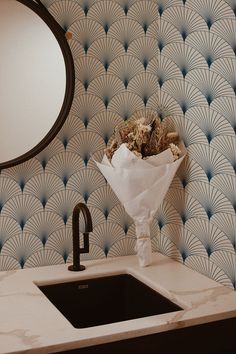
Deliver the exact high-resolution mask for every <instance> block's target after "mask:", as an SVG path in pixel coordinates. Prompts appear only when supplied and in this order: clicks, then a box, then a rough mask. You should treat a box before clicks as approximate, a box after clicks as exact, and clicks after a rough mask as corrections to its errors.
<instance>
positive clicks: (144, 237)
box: [96, 113, 185, 267]
mask: <svg viewBox="0 0 236 354" xmlns="http://www.w3.org/2000/svg"><path fill="white" fill-rule="evenodd" d="M180 146H181V143H180V141H179V136H178V133H177V132H173V131H169V129H168V125H167V123H164V122H161V120H160V118H159V117H157V116H155V115H154V114H153V113H147V114H145V116H140V115H139V114H135V115H134V116H133V117H131V118H130V119H129V120H128V121H127V122H126V123H124V124H123V125H122V126H119V127H117V128H116V129H115V133H114V138H113V140H112V142H111V144H110V146H109V147H108V148H107V149H106V150H105V155H104V156H103V159H102V162H101V163H99V162H96V164H97V166H98V168H99V169H100V171H101V172H102V174H103V175H104V177H105V178H106V179H107V181H108V183H109V184H110V186H111V188H112V189H113V191H114V192H115V194H116V195H117V197H118V198H119V200H120V201H121V203H122V204H123V205H124V208H125V210H126V212H127V213H128V214H129V215H130V216H131V217H132V218H133V220H134V222H135V227H136V236H137V241H136V251H137V255H138V259H139V264H140V266H141V267H144V266H147V265H149V264H151V262H152V260H151V259H152V249H151V239H150V224H151V222H152V220H153V218H154V215H155V212H156V210H157V209H158V207H159V205H160V204H161V202H162V201H163V199H164V197H165V195H166V193H167V191H168V188H169V186H170V184H171V181H172V179H173V177H174V175H175V173H176V171H177V169H178V167H179V166H180V164H181V162H182V160H183V158H184V155H185V148H184V145H182V146H181V147H180Z"/></svg>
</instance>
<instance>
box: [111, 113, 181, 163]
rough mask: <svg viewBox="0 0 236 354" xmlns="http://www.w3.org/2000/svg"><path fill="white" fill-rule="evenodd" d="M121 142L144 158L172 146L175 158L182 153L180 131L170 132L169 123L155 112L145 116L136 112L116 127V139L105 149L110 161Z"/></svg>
mask: <svg viewBox="0 0 236 354" xmlns="http://www.w3.org/2000/svg"><path fill="white" fill-rule="evenodd" d="M121 144H125V145H126V147H127V148H128V149H129V150H130V151H132V152H133V153H134V154H135V155H136V156H137V157H139V158H142V159H146V158H147V157H148V156H153V155H157V154H159V153H160V152H163V151H165V150H166V149H168V148H170V150H171V152H172V154H173V157H174V160H177V159H178V158H179V156H180V154H181V151H180V149H179V147H178V144H179V135H178V133H177V132H170V131H169V130H168V126H167V123H166V122H162V121H161V119H160V118H159V117H158V116H156V115H154V114H153V113H147V115H146V116H144V117H143V116H140V114H138V113H135V114H134V115H133V116H132V117H131V118H130V119H129V120H128V121H126V122H125V123H123V124H122V125H121V126H120V127H116V129H115V133H114V139H113V140H112V142H111V144H110V146H109V147H108V148H107V149H105V153H106V155H107V157H108V159H109V160H110V161H111V159H112V156H113V154H114V152H115V151H116V150H117V149H118V148H119V147H120V146H121Z"/></svg>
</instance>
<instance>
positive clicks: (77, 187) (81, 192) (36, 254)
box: [0, 0, 236, 288]
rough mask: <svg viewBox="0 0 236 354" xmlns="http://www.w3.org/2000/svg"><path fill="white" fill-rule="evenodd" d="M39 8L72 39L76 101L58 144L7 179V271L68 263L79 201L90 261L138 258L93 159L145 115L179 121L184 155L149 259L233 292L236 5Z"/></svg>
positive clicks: (2, 248) (201, 0) (1, 256)
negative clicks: (121, 127)
mask: <svg viewBox="0 0 236 354" xmlns="http://www.w3.org/2000/svg"><path fill="white" fill-rule="evenodd" d="M43 3H44V4H45V6H47V8H48V9H49V11H50V12H51V13H52V14H53V16H54V17H55V18H56V19H57V21H58V22H59V23H60V24H61V26H62V27H63V28H65V29H66V30H69V31H70V32H72V34H73V38H72V40H70V46H71V50H72V53H73V57H74V62H75V70H76V92H75V97H74V101H73V104H72V108H71V112H70V115H69V116H68V119H67V121H66V123H65V124H64V126H63V128H62V130H61V132H60V133H59V134H58V136H57V137H56V139H54V141H53V142H52V143H51V144H50V146H48V148H47V149H46V150H45V151H43V152H41V153H40V154H39V155H38V156H37V157H36V158H34V159H31V160H30V161H28V162H26V163H24V164H22V165H19V166H16V167H14V168H11V169H7V170H3V171H2V173H1V175H0V269H1V270H6V269H17V268H23V267H25V268H27V267H35V266H43V265H50V264H58V263H63V262H70V261H71V259H72V255H71V252H72V232H71V214H72V210H73V207H74V206H75V204H76V203H78V202H81V201H85V202H86V203H87V205H88V206H89V208H90V210H91V213H92V217H93V222H94V231H93V233H92V234H91V251H90V253H89V255H86V256H85V257H86V258H93V259H95V258H103V257H109V256H119V255H126V254H133V253H134V245H135V229H134V225H133V223H132V220H131V219H130V218H129V217H128V216H127V214H126V213H125V212H124V209H123V207H122V206H121V205H120V204H119V202H118V200H117V198H116V197H115V195H114V194H113V192H112V191H111V189H110V187H109V186H108V185H106V182H105V180H104V178H103V176H102V175H101V174H100V172H99V171H98V170H97V168H96V167H95V164H94V162H93V160H92V159H91V156H92V155H93V156H94V157H96V158H97V159H100V158H101V157H102V155H103V149H104V147H105V144H106V143H107V142H108V141H109V138H110V136H111V134H112V131H113V128H114V127H115V125H116V124H117V123H119V122H120V121H122V120H123V119H127V118H128V117H129V116H130V115H131V114H132V113H133V112H134V111H135V110H145V108H147V109H154V110H155V111H157V110H159V111H160V113H161V115H162V118H163V119H165V117H166V116H168V114H172V115H173V116H174V118H173V119H172V121H171V122H170V124H172V126H175V127H176V128H177V130H178V131H179V133H180V135H181V137H182V139H183V140H184V142H185V144H186V146H187V148H188V158H186V159H185V161H184V163H183V164H182V166H181V168H180V170H179V171H178V173H177V176H176V177H175V179H174V181H173V183H172V185H171V188H170V190H169V192H168V195H167V196H166V198H165V200H164V202H163V204H162V206H161V207H160V209H159V210H158V212H157V213H156V218H155V221H154V222H153V224H152V245H153V250H158V251H160V252H161V253H163V254H166V255H167V256H169V257H172V258H174V259H176V260H178V261H180V262H183V263H184V264H185V265H186V266H188V267H191V268H193V269H196V270H197V271H199V272H201V273H203V274H205V275H207V276H208V277H210V278H213V279H215V280H216V281H218V282H220V283H221V284H224V285H226V286H229V287H231V288H235V287H236V254H235V249H236V236H235V229H236V220H235V209H236V195H235V193H236V185H235V169H236V146H235V130H236V120H235V116H236V100H235V92H236V60H235V53H236V20H235V14H236V1H235V0H198V1H196V0H186V1H184V0H183V1H180V0H153V1H152V0H150V1H149V0H141V1H138V0H108V1H106V0H100V1H99V0H43ZM158 107H161V108H158Z"/></svg>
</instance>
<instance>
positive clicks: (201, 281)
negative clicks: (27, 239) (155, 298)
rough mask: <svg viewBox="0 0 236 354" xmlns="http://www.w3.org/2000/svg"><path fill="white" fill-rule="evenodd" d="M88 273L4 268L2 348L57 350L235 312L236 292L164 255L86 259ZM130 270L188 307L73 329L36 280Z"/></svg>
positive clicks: (0, 287)
mask: <svg viewBox="0 0 236 354" xmlns="http://www.w3.org/2000/svg"><path fill="white" fill-rule="evenodd" d="M83 264H85V265H86V270H85V271H83V272H69V271H68V270H67V265H64V264H63V265H55V266H48V267H40V268H31V269H23V270H12V271H6V272H0V318H1V321H0V353H40V354H46V353H53V352H59V351H62V350H70V349H75V348H80V347H86V346H89V345H96V344H101V343H108V342H112V341H117V340H122V339H127V338H133V337H137V336H142V335H148V334H153V333H158V332H163V331H166V330H171V329H176V328H183V327H188V326H191V325H196V324H202V323H206V322H211V321H216V320H221V319H226V318H231V317H236V292H235V291H232V290H231V289H229V288H226V287H224V286H221V285H220V284H219V283H217V282H215V281H213V280H210V279H208V278H207V277H205V276H203V275H201V274H199V273H197V272H195V271H193V270H191V269H189V268H187V267H185V266H184V265H182V264H180V263H178V262H175V261H174V260H172V259H170V258H168V257H166V256H163V255H161V254H158V253H157V254H154V255H153V264H152V265H151V266H149V267H146V268H140V267H139V266H138V261H137V258H136V256H126V257H119V258H108V259H106V260H96V261H86V262H83ZM121 273H128V274H131V275H133V276H134V277H136V278H137V279H139V280H141V281H142V282H144V283H146V284H147V285H149V286H150V287H152V288H153V289H155V290H157V291H158V292H159V293H161V294H162V295H164V296H165V297H167V298H169V299H170V300H171V301H173V302H175V303H176V304H178V305H180V306H181V307H182V308H183V310H182V311H178V312H172V313H167V314H162V315H155V316H149V317H145V318H141V319H135V320H129V321H124V322H117V323H113V324H108V325H101V326H95V327H91V328H82V329H76V328H74V327H73V326H72V325H71V324H70V323H69V322H68V320H67V319H66V318H65V317H64V316H63V315H62V314H61V313H60V312H59V311H58V310H57V309H56V308H55V307H54V306H53V305H52V304H51V303H50V301H49V300H48V299H47V298H46V297H45V296H44V294H43V293H42V292H41V291H40V290H39V288H38V287H37V285H46V284H52V283H59V282H66V281H71V280H79V279H88V278H94V277H99V276H104V275H114V274H121Z"/></svg>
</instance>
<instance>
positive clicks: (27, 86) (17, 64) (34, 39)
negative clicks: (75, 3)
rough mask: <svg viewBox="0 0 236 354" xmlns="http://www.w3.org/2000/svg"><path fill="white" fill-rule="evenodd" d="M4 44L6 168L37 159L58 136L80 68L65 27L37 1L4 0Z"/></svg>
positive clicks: (1, 151)
mask: <svg viewBox="0 0 236 354" xmlns="http://www.w3.org/2000/svg"><path fill="white" fill-rule="evenodd" d="M26 5H29V6H30V7H28V6H26ZM35 11H36V12H37V13H36V12H35ZM44 13H45V16H43V15H44ZM39 15H40V16H39ZM53 21H54V23H53ZM52 30H53V31H52ZM0 46H1V56H0V77H1V80H0V123H1V128H0V169H1V168H4V167H11V166H13V165H16V164H18V163H21V162H23V161H25V160H27V159H28V158H31V157H33V156H34V155H36V154H37V153H39V152H40V151H41V150H42V149H43V148H44V147H46V145H47V144H48V143H49V142H50V141H51V140H52V138H53V137H54V136H55V135H56V134H57V132H58V130H59V129H60V127H61V125H62V124H63V122H64V120H65V118H66V115H67V114H68V111H69V108H70V105H71V102H72V97H73V79H74V77H73V69H74V67H73V60H72V57H71V53H70V49H69V46H68V44H67V41H66V38H65V33H64V31H63V30H62V29H61V27H60V26H59V25H58V24H57V23H56V21H55V20H54V19H53V18H52V16H50V14H49V13H48V12H47V10H46V9H45V8H44V7H43V5H42V4H40V3H39V4H37V3H36V2H35V1H34V0H1V1H0Z"/></svg>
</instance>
